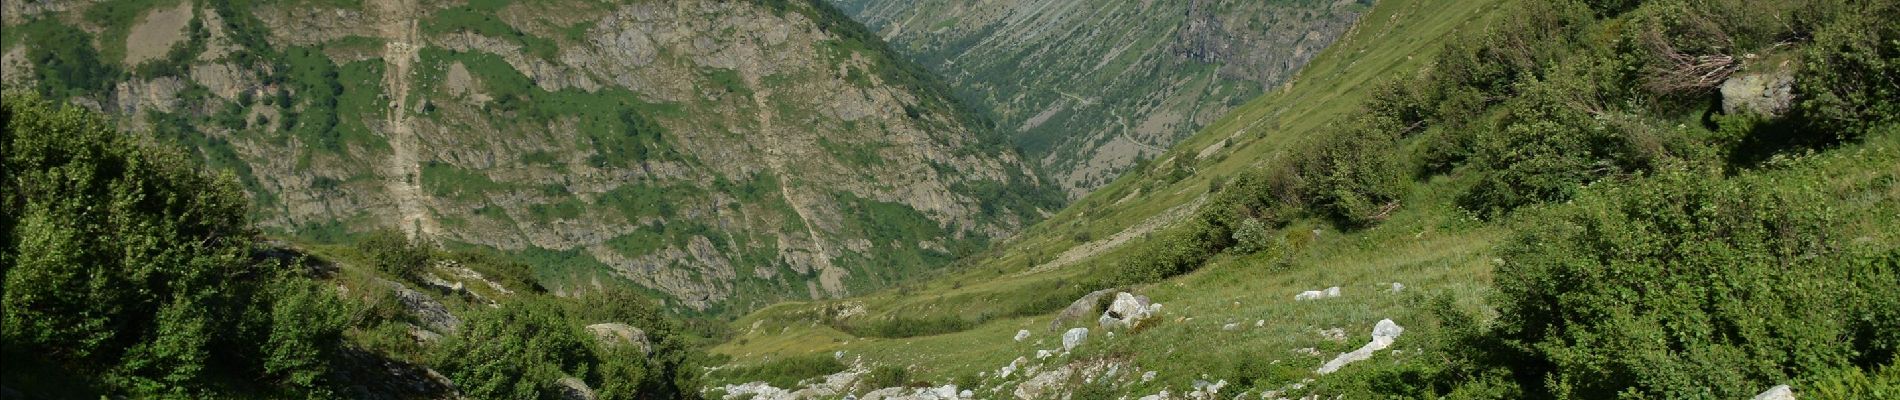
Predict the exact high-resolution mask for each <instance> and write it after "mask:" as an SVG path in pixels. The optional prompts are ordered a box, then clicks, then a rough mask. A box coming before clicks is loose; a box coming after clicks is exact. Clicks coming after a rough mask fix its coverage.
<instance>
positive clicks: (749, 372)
mask: <svg viewBox="0 0 1900 400" xmlns="http://www.w3.org/2000/svg"><path fill="white" fill-rule="evenodd" d="M847 368H849V367H848V366H846V365H844V363H842V362H839V361H838V359H836V358H832V357H831V354H829V353H823V354H807V355H798V356H786V357H779V358H776V359H772V360H769V361H766V362H764V363H759V364H756V365H745V366H736V367H731V368H726V369H722V370H719V371H718V372H715V373H714V377H715V378H716V379H719V380H722V381H733V382H765V383H770V384H772V386H774V387H781V388H790V387H798V381H802V380H806V379H811V378H816V377H821V376H825V375H831V374H835V373H839V372H844V370H845V369H847Z"/></svg>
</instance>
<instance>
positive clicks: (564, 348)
mask: <svg viewBox="0 0 1900 400" xmlns="http://www.w3.org/2000/svg"><path fill="white" fill-rule="evenodd" d="M586 335H587V334H586V333H584V332H582V331H581V329H580V327H579V326H575V325H574V324H572V323H570V322H569V321H568V320H567V319H566V317H565V316H563V315H562V314H561V312H560V311H559V309H558V308H554V307H552V306H549V305H547V304H543V303H539V302H532V301H520V302H510V303H504V304H503V305H502V306H501V308H498V309H493V310H478V311H477V312H475V313H474V314H473V315H470V316H468V318H467V322H466V324H464V326H463V327H462V329H461V332H460V333H459V334H457V335H455V336H453V337H452V338H450V339H448V340H446V341H444V342H443V343H442V344H440V345H438V346H437V347H436V349H435V354H434V356H433V357H432V360H431V362H430V365H433V366H435V367H437V368H438V369H440V370H441V371H442V373H443V374H445V375H447V376H448V377H449V379H450V380H452V381H454V382H455V383H456V387H457V388H459V389H461V391H462V393H463V394H465V395H468V396H470V397H473V398H483V399H494V398H516V399H521V398H554V397H556V396H557V394H558V393H559V390H560V386H559V384H558V383H556V381H558V380H559V379H561V377H563V376H577V377H578V376H585V375H586V373H587V367H588V366H589V364H588V363H587V362H588V361H589V360H590V357H591V354H592V353H591V350H590V349H592V348H593V346H592V345H591V344H590V342H591V341H592V340H593V339H592V338H591V337H590V336H586Z"/></svg>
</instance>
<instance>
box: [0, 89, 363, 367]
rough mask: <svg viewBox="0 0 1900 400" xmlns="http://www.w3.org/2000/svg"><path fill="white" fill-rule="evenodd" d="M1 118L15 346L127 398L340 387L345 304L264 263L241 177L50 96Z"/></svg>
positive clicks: (8, 108)
mask: <svg viewBox="0 0 1900 400" xmlns="http://www.w3.org/2000/svg"><path fill="white" fill-rule="evenodd" d="M0 121H4V125H5V128H4V131H0V231H3V232H4V233H0V275H4V281H5V290H4V292H0V319H4V321H5V323H4V324H0V339H3V340H0V348H3V349H0V350H4V352H5V353H6V354H9V355H12V354H32V355H33V357H35V358H36V359H39V360H40V361H38V362H43V363H46V364H48V365H50V366H52V367H55V368H56V369H58V370H60V371H63V372H65V376H66V378H65V379H69V380H74V381H79V382H77V385H78V386H97V387H99V388H100V389H103V390H104V391H106V392H107V393H102V394H103V395H108V396H111V397H120V396H130V397H205V396H209V395H210V394H212V393H218V392H224V391H231V390H239V391H242V390H270V389H273V388H279V387H281V388H282V389H285V390H289V391H291V392H297V393H307V394H309V395H311V396H317V397H321V396H322V395H324V394H325V393H327V392H328V390H327V389H325V388H324V387H325V386H326V385H327V384H326V382H324V379H323V376H324V375H325V374H326V372H325V371H326V370H325V369H324V367H323V365H324V364H325V363H326V362H327V361H328V358H327V357H329V354H331V352H333V351H334V347H335V345H336V340H335V338H336V337H337V335H339V334H340V330H341V328H342V325H341V319H340V315H341V314H342V313H343V311H342V308H343V306H342V305H341V303H340V301H339V300H338V299H336V298H335V297H334V295H332V294H331V293H329V292H328V291H327V290H324V289H321V288H317V287H316V286H315V285H314V284H312V283H310V282H308V281H307V280H306V279H307V278H304V277H302V276H299V275H297V274H299V273H301V272H302V271H301V270H300V269H297V268H293V267H290V266H286V265H283V264H279V263H276V262H271V261H264V262H259V261H255V260H253V259H252V258H251V257H252V252H253V248H252V246H253V238H252V237H253V235H254V232H253V230H252V229H251V227H250V225H249V221H248V220H247V219H246V217H245V216H246V215H248V210H247V207H246V205H245V202H244V196H243V194H242V193H241V192H240V191H239V189H238V188H237V187H236V184H235V183H234V182H233V181H232V179H230V178H229V177H228V176H225V177H212V176H209V175H207V174H204V173H203V172H201V171H200V170H198V169H196V168H195V166H194V165H193V164H192V163H191V162H190V161H189V158H187V157H186V156H184V155H183V154H182V153H179V152H175V151H171V150H169V149H162V148H154V147H148V146H146V145H143V144H141V143H140V142H139V141H138V139H135V138H133V137H131V136H128V135H124V134H121V133H119V132H117V131H115V130H113V128H112V124H111V123H109V122H107V121H105V120H104V119H103V118H102V117H100V116H98V115H96V114H93V113H91V112H88V111H84V110H81V109H78V108H72V107H56V106H54V105H53V103H51V102H49V101H46V100H44V99H40V98H38V97H34V96H30V95H20V94H15V93H7V94H5V96H4V100H0ZM9 363H11V361H9ZM23 373H27V372H23V371H17V369H15V368H6V369H4V370H3V371H0V378H4V379H5V381H6V382H7V384H8V385H10V386H11V385H14V384H15V383H18V379H20V378H17V377H18V376H20V375H17V374H23ZM231 376H242V377H244V378H243V379H241V380H236V381H235V382H236V383H233V380H231V379H228V377H231ZM35 385H55V386H64V385H71V383H67V382H54V383H44V382H40V383H35ZM233 385H237V386H236V387H233ZM250 385H255V386H250ZM41 389H46V388H45V387H41ZM52 390H63V389H58V388H53V389H52ZM29 395H31V394H29ZM90 397H98V396H90Z"/></svg>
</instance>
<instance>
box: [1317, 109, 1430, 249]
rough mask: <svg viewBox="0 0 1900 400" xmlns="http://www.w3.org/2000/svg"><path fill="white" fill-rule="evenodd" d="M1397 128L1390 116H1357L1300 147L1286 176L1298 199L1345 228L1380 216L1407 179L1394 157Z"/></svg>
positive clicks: (1390, 206)
mask: <svg viewBox="0 0 1900 400" xmlns="http://www.w3.org/2000/svg"><path fill="white" fill-rule="evenodd" d="M1402 129H1403V128H1401V127H1400V126H1398V123H1397V122H1396V121H1393V120H1390V119H1385V118H1377V117H1370V118H1362V119H1358V120H1355V121H1352V122H1351V125H1349V126H1347V127H1345V128H1343V129H1342V130H1341V131H1340V132H1338V133H1335V134H1330V135H1321V136H1319V139H1318V140H1315V141H1313V142H1309V143H1307V144H1305V145H1303V146H1301V147H1300V151H1298V152H1297V153H1296V154H1298V156H1295V158H1294V161H1293V163H1292V166H1291V167H1292V169H1293V172H1292V174H1294V175H1295V176H1297V177H1295V178H1291V179H1293V180H1294V182H1296V183H1294V184H1293V186H1294V187H1295V188H1296V189H1295V190H1296V191H1297V193H1298V196H1299V198H1300V199H1302V203H1304V204H1306V206H1307V209H1308V210H1310V211H1311V212H1313V213H1315V214H1318V215H1322V216H1325V217H1327V218H1330V219H1332V220H1334V221H1337V222H1339V224H1340V225H1341V226H1345V227H1365V226H1369V225H1371V224H1373V223H1376V222H1378V221H1380V220H1384V219H1385V218H1386V217H1387V216H1389V215H1390V214H1391V213H1392V211H1393V210H1394V209H1395V208H1396V207H1397V206H1398V205H1399V204H1398V198H1399V195H1400V194H1402V192H1403V190H1404V187H1405V183H1406V181H1407V178H1408V176H1407V175H1405V173H1406V172H1407V171H1408V169H1406V168H1403V167H1402V166H1401V164H1400V161H1399V159H1398V158H1397V157H1398V155H1399V154H1398V151H1397V146H1398V139H1399V138H1398V135H1399V134H1400V133H1401V132H1402Z"/></svg>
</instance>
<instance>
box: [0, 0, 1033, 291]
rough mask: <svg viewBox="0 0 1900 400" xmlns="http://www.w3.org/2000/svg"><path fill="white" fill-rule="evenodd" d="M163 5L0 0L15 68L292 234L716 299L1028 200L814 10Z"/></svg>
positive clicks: (872, 49) (860, 275)
mask: <svg viewBox="0 0 1900 400" xmlns="http://www.w3.org/2000/svg"><path fill="white" fill-rule="evenodd" d="M155 3H161V4H153V2H136V3H127V2H90V1H63V2H61V1H54V2H27V1H15V0H7V1H6V2H5V10H6V14H7V15H6V20H5V22H6V26H7V35H6V36H7V37H6V38H5V41H4V45H5V47H4V49H5V53H4V54H5V60H4V61H5V62H4V63H3V64H0V65H4V66H5V67H6V72H7V73H6V75H7V79H6V80H7V81H8V85H9V86H12V87H32V88H35V89H38V90H41V91H43V92H49V93H54V94H69V95H70V100H71V101H73V102H75V103H79V104H85V105H89V106H92V107H96V108H100V109H104V110H109V111H112V112H114V113H116V114H118V115H122V116H125V119H124V122H123V124H125V125H128V127H132V128H144V129H149V130H150V131H152V132H154V136H155V138H156V139H157V140H160V141H173V142H179V143H183V144H186V145H187V146H188V147H189V148H191V149H193V151H195V152H196V153H197V154H198V155H200V156H201V157H202V158H204V159H205V160H206V161H207V162H209V163H210V164H212V165H213V166H215V167H218V168H221V169H226V170H229V171H232V172H233V174H234V175H235V176H236V177H237V178H238V179H239V180H240V181H242V183H243V184H244V185H245V187H247V188H248V189H250V191H251V192H252V195H253V198H254V199H255V200H256V201H255V202H256V203H257V204H258V207H257V208H258V209H260V210H262V211H261V215H259V216H258V219H259V221H260V224H261V225H264V226H265V227H266V228H267V229H270V230H273V231H277V232H280V233H282V234H287V235H293V236H299V237H304V238H308V239H315V240H343V238H346V237H347V236H348V235H349V234H351V233H356V232H362V231H365V230H369V229H374V228H378V227H393V228H399V229H403V230H405V231H408V232H411V233H414V234H416V235H419V236H422V237H427V238H432V239H434V240H436V241H438V242H441V243H443V244H445V245H448V246H463V245H474V246H483V247H491V248H494V249H498V250H500V251H503V252H507V253H509V254H513V255H515V256H517V257H520V258H522V259H525V260H528V261H530V262H531V263H532V264H534V265H536V266H537V269H538V271H537V272H538V273H539V274H540V275H541V276H542V278H543V279H544V280H548V281H550V282H549V283H550V286H552V287H556V288H557V290H566V291H577V290H589V287H591V286H592V285H600V284H611V283H603V282H612V278H614V277H618V278H624V279H626V280H630V281H632V282H635V283H637V284H639V285H641V286H644V287H647V288H651V289H653V290H655V291H658V292H660V293H663V294H665V295H667V297H670V298H671V299H672V301H673V304H676V305H682V306H686V307H690V308H693V309H699V310H715V309H720V308H725V307H735V308H750V307H755V306H759V305H763V304H767V303H769V302H770V301H775V300H778V299H783V298H788V297H789V298H823V297H835V296H840V295H844V294H847V293H851V292H854V291H859V290H864V289H868V288H871V287H876V286H879V285H880V284H882V283H884V282H889V281H891V280H895V279H898V278H899V277H901V276H904V275H906V274H912V273H915V272H917V271H920V270H923V269H928V268H932V267H935V266H940V265H942V264H944V263H946V262H947V261H948V260H949V259H952V258H954V256H956V255H958V254H961V253H965V252H970V251H972V250H974V249H976V248H978V247H980V246H981V245H983V244H984V243H985V242H987V241H989V240H991V239H994V238H999V237H1002V236H1005V235H1008V234H1010V233H1012V232H1014V231H1015V230H1017V229H1018V228H1019V227H1021V226H1023V225H1024V224H1025V223H1026V219H1029V218H1034V217H1035V216H1036V215H1039V214H1038V213H1039V212H1040V210H1038V209H1036V207H1037V206H1036V204H1038V203H1037V202H1036V201H1035V200H1034V196H1033V194H1034V193H1036V192H1037V191H1038V190H1041V189H1040V187H1041V183H1039V182H1036V181H1035V178H1034V177H1033V174H1029V173H1026V172H1025V171H1027V170H1028V168H1027V166H1026V165H1025V163H1024V162H1023V161H1020V160H1018V158H1017V156H1016V155H1015V154H1014V153H1013V152H1012V151H1009V150H1006V149H1007V148H1008V146H1007V145H1006V144H1004V143H1001V141H1000V140H997V139H986V137H992V136H991V135H985V134H984V131H983V130H982V129H983V127H982V126H980V125H981V124H979V123H974V122H972V121H977V119H976V118H973V117H970V116H969V115H968V114H967V113H966V112H965V111H964V110H963V109H961V108H959V107H958V106H957V105H955V103H954V102H953V101H951V99H950V98H949V97H948V96H947V95H944V94H941V93H944V92H945V90H943V89H942V87H941V86H940V85H937V84H935V83H933V82H932V80H931V78H930V77H928V76H924V75H920V74H919V73H918V70H917V69H916V68H907V66H906V65H905V63H904V62H902V61H901V59H900V58H898V57H895V56H893V55H891V54H890V53H888V51H886V50H884V48H883V44H882V43H880V42H877V41H876V39H875V38H874V37H871V36H870V35H867V34H865V33H864V32H863V31H861V30H860V29H861V28H859V27H858V26H857V25H856V24H854V23H851V22H850V21H848V20H841V18H840V17H839V15H838V14H837V13H836V11H834V10H830V9H829V8H828V7H829V6H826V5H823V4H819V3H815V2H800V1H789V2H784V1H781V2H748V1H713V0H675V1H635V2H630V3H623V2H606V3H603V2H594V1H581V0H573V1H534V2H527V1H521V2H513V1H505V0H503V1H470V2H460V1H428V0H366V1H363V2H361V3H360V4H359V3H358V2H350V1H334V2H333V1H284V2H262V3H254V2H240V1H220V0H213V1H204V2H170V3H167V2H162V1H161V2H155ZM768 3H769V4H768ZM180 13H182V14H180ZM180 15H183V17H180ZM179 21H184V22H183V23H181V22H179ZM61 37H73V38H85V39H90V40H77V41H57V40H45V39H49V38H61ZM152 46H162V48H160V49H156V50H155V49H153V48H152ZM76 59H93V60H96V61H99V63H100V64H103V65H104V66H105V67H104V68H102V69H101V70H100V71H91V72H86V71H83V70H82V71H81V72H82V73H79V74H70V73H68V72H69V71H73V70H74V69H73V68H74V66H73V63H71V62H69V61H71V60H76ZM69 75H75V76H81V77H82V78H87V79H84V80H82V81H81V82H75V81H73V80H70V79H65V78H62V77H65V76H69ZM95 79H96V80H98V81H99V82H96V83H94V82H93V80H95Z"/></svg>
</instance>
